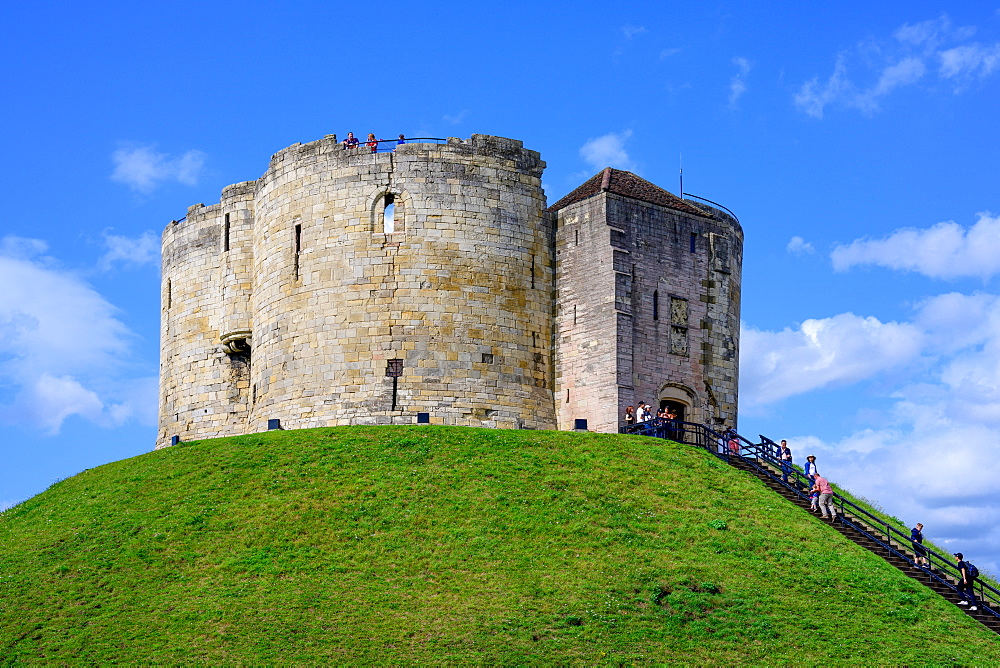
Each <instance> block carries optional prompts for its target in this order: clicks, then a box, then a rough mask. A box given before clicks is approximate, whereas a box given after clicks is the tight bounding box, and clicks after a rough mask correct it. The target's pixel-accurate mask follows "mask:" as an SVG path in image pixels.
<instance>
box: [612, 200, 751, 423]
mask: <svg viewBox="0 0 1000 668" xmlns="http://www.w3.org/2000/svg"><path fill="white" fill-rule="evenodd" d="M609 200H611V201H610V202H609V218H610V219H611V220H615V221H625V220H630V221H632V224H631V225H630V226H629V229H628V235H629V238H628V239H627V240H623V241H624V244H623V245H626V246H627V248H628V251H629V254H630V257H631V262H632V265H633V275H634V285H633V292H632V295H631V301H632V312H633V321H632V329H633V334H632V345H631V357H632V383H631V385H632V388H631V389H632V394H631V395H629V394H628V393H627V388H626V387H623V393H622V396H621V397H620V401H619V409H620V413H624V410H625V407H626V406H627V405H629V404H634V403H635V402H636V401H637V400H643V401H646V402H648V403H650V404H652V405H653V406H654V408H655V407H657V406H658V405H659V402H660V400H662V399H670V400H677V401H680V402H681V403H686V404H688V405H690V407H691V409H692V410H691V411H686V412H687V414H686V415H685V419H687V420H688V421H690V422H703V423H706V424H710V425H716V426H721V425H723V424H725V425H727V426H735V422H736V397H737V392H736V389H737V380H738V362H739V360H738V355H737V351H738V349H739V339H738V337H739V331H740V329H739V327H740V324H739V323H740V299H739V284H740V272H741V267H742V261H743V233H742V230H740V229H739V226H738V224H737V223H736V222H735V221H734V220H732V219H730V218H729V217H728V216H725V217H723V215H716V216H715V217H714V218H709V217H708V216H705V217H704V218H702V217H698V216H691V215H687V214H683V213H679V212H676V211H672V210H670V209H667V208H664V207H660V206H657V205H655V204H648V203H646V202H639V201H636V200H628V199H625V198H621V197H619V196H614V195H612V196H610V197H609ZM713 213H720V212H715V211H714V210H713ZM692 248H693V250H692ZM654 299H655V301H656V309H655V310H656V311H657V312H656V313H655V314H654Z"/></svg>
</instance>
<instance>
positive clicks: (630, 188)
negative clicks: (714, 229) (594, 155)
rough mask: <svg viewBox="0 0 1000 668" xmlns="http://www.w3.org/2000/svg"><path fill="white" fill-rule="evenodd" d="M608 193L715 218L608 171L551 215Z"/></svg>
mask: <svg viewBox="0 0 1000 668" xmlns="http://www.w3.org/2000/svg"><path fill="white" fill-rule="evenodd" d="M604 190H606V191H608V192H611V193H615V194H617V195H623V196H625V197H631V198H632V199H637V200H641V201H643V202H649V203H651V204H659V205H660V206H665V207H668V208H671V209H675V210H677V211H683V212H685V213H690V214H694V215H696V216H706V217H708V218H711V217H712V214H711V213H709V212H708V211H705V210H704V209H700V208H698V207H696V206H693V205H691V204H689V203H687V202H685V201H684V200H682V199H681V198H679V197H677V196H676V195H673V194H671V193H669V192H667V191H666V190H664V189H663V188H661V187H659V186H655V185H653V184H652V183H650V182H649V181H647V180H645V179H641V178H639V177H638V176H636V175H635V174H633V173H632V172H626V171H622V170H620V169H611V168H610V167H606V168H605V169H604V170H603V171H600V172H598V173H597V174H595V175H594V176H593V177H592V178H590V179H588V180H587V181H586V182H585V183H584V184H583V185H581V186H580V187H579V188H577V189H576V190H574V191H573V192H571V193H570V194H568V195H566V196H565V197H563V198H562V199H561V200H559V201H558V202H556V203H555V204H553V205H552V206H550V207H549V211H558V210H559V209H562V208H565V207H567V206H569V205H570V204H576V203H577V202H581V201H583V200H585V199H587V198H588V197H593V196H594V195H596V194H598V193H599V192H601V191H604Z"/></svg>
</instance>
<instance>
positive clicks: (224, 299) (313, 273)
mask: <svg viewBox="0 0 1000 668" xmlns="http://www.w3.org/2000/svg"><path fill="white" fill-rule="evenodd" d="M544 166H545V164H544V163H543V162H542V161H541V160H540V159H539V155H538V153H536V152H534V151H528V150H525V149H524V148H522V144H521V142H519V141H515V140H511V139H504V138H500V137H490V136H484V135H473V136H472V138H471V139H469V140H465V141H463V140H459V139H451V140H449V141H448V143H447V144H441V145H436V144H430V143H410V144H405V145H401V146H398V147H397V148H396V151H395V152H392V153H370V152H368V151H366V150H365V149H363V148H362V149H358V148H346V147H344V146H343V145H342V144H340V143H338V142H337V140H336V137H333V136H330V137H327V138H324V139H322V140H319V141H316V142H313V143H310V144H305V145H300V144H296V145H293V146H291V147H289V148H287V149H285V150H283V151H280V152H279V153H277V154H276V155H274V156H273V157H272V159H271V164H270V167H269V168H268V170H267V171H266V172H265V173H264V175H263V176H262V177H261V178H260V179H258V180H256V181H251V182H247V183H239V184H236V185H233V186H229V187H228V188H226V189H225V190H224V191H223V193H222V199H221V202H220V203H219V204H214V205H212V206H208V207H206V206H203V205H200V204H199V205H196V206H193V207H191V208H190V209H188V213H187V217H186V219H184V220H182V221H180V222H177V223H172V224H170V225H168V226H167V229H166V230H165V231H164V234H163V291H164V294H163V300H162V303H163V308H162V332H161V336H162V342H161V371H160V427H159V435H158V445H159V446H163V445H165V444H167V443H169V441H170V439H171V437H173V436H178V437H180V438H181V439H182V440H188V439H194V438H205V437H211V436H220V435H224V434H239V433H247V432H254V431H262V430H264V429H266V427H267V424H268V420H270V419H280V421H281V425H282V426H283V427H285V428H303V427H316V426H328V425H340V424H388V423H397V422H404V423H412V422H414V421H416V419H417V414H418V413H427V414H428V419H429V420H430V421H431V422H433V423H437V424H464V425H479V426H490V427H505V428H516V427H530V428H554V427H555V411H554V408H553V405H552V382H553V369H552V351H551V341H552V326H553V321H552V294H553V291H554V284H553V280H554V263H553V248H554V243H553V231H552V229H551V227H550V226H549V224H548V221H549V219H548V218H546V217H545V216H544V209H545V198H544V194H543V193H542V189H541V180H540V179H541V174H542V169H543V168H544Z"/></svg>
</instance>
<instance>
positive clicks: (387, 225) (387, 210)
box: [382, 193, 396, 234]
mask: <svg viewBox="0 0 1000 668" xmlns="http://www.w3.org/2000/svg"><path fill="white" fill-rule="evenodd" d="M382 205H383V209H382V233H383V234H392V233H393V232H395V231H396V198H395V196H393V194H392V193H386V194H385V197H384V198H383V200H382Z"/></svg>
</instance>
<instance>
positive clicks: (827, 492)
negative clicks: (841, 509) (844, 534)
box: [813, 474, 837, 520]
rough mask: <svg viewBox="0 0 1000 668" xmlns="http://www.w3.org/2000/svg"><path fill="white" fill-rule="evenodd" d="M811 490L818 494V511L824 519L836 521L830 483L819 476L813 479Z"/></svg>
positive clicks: (835, 509)
mask: <svg viewBox="0 0 1000 668" xmlns="http://www.w3.org/2000/svg"><path fill="white" fill-rule="evenodd" d="M813 489H814V490H816V491H817V492H819V510H820V512H821V513H823V517H824V518H827V517H829V518H831V519H834V520H835V519H837V507H836V506H834V505H833V488H832V487H830V481H829V480H827V479H826V478H824V477H823V476H821V475H818V474H817V476H816V477H815V478H814V479H813Z"/></svg>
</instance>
